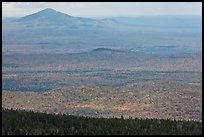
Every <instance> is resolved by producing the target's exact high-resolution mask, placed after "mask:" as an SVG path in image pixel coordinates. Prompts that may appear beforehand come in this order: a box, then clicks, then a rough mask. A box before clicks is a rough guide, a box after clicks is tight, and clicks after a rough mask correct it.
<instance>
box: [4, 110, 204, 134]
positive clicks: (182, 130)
mask: <svg viewBox="0 0 204 137" xmlns="http://www.w3.org/2000/svg"><path fill="white" fill-rule="evenodd" d="M2 118H3V119H2V120H3V121H2V135H201V134H202V123H201V122H193V121H191V122H189V121H175V120H174V121H172V120H159V119H137V118H136V119H123V118H122V116H121V117H120V118H110V119H105V118H89V117H78V116H67V115H54V114H45V113H36V112H27V111H20V110H18V111H16V110H7V109H3V110H2Z"/></svg>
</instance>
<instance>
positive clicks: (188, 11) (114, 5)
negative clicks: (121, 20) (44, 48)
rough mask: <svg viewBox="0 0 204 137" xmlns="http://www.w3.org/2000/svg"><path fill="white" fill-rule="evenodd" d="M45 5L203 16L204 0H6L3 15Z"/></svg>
mask: <svg viewBox="0 0 204 137" xmlns="http://www.w3.org/2000/svg"><path fill="white" fill-rule="evenodd" d="M45 8H53V9H55V10H57V11H60V12H64V13H66V14H69V15H71V16H79V17H110V16H131V17H134V16H156V15H202V2H2V16H3V17H22V16H25V15H29V14H32V13H34V12H38V11H40V10H43V9H45Z"/></svg>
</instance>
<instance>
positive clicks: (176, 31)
mask: <svg viewBox="0 0 204 137" xmlns="http://www.w3.org/2000/svg"><path fill="white" fill-rule="evenodd" d="M201 19H202V18H201V17H200V16H151V17H135V18H129V17H113V18H105V19H91V18H82V17H73V16H70V15H68V14H65V13H62V12H58V11H56V10H54V9H51V8H47V9H44V10H42V11H39V12H36V13H34V14H31V15H27V16H24V17H22V18H17V19H14V20H11V21H7V22H5V21H3V23H2V44H3V45H7V46H4V47H3V51H6V52H7V51H8V52H13V51H14V52H15V53H22V52H23V53H33V52H35V51H36V50H37V51H36V52H37V53H38V52H41V51H43V52H44V53H45V52H46V53H51V52H52V53H56V52H58V53H62V52H63V53H64V52H72V53H76V52H85V51H90V50H93V49H96V48H97V47H104V48H111V49H119V50H121V49H122V50H126V51H127V50H129V51H130V50H134V51H137V50H140V51H143V50H141V49H144V52H146V51H148V52H149V50H148V49H152V48H154V47H155V46H157V47H158V46H159V47H161V46H162V47H164V46H168V45H174V46H175V48H171V49H173V50H171V51H170V53H172V51H173V52H174V51H178V50H179V51H184V52H186V51H187V52H189V51H195V52H198V51H201V49H202V43H201V42H202V40H201V34H202V31H201V29H200V28H201V27H200V26H202V25H201V24H202V20H201ZM172 28H173V29H172ZM172 40H173V41H172ZM178 41H179V42H178ZM19 45H20V46H22V47H21V48H19ZM15 46H17V47H15ZM27 47H30V48H27ZM144 47H146V48H144ZM160 49H161V50H160ZM163 49H169V48H157V50H156V51H158V52H159V53H161V52H163V51H162V50H163ZM99 50H101V49H99ZM28 51H29V52H28ZM36 52H35V53H36ZM158 52H157V53H158ZM165 53H167V52H165Z"/></svg>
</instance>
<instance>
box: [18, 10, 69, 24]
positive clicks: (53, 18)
mask: <svg viewBox="0 0 204 137" xmlns="http://www.w3.org/2000/svg"><path fill="white" fill-rule="evenodd" d="M70 17H71V16H70V15H68V14H65V13H62V12H59V11H56V10H54V9H52V8H46V9H44V10H41V11H39V12H36V13H33V14H30V15H27V16H24V17H22V18H20V19H18V20H17V21H23V22H28V21H39V22H42V21H44V22H45V21H46V22H52V23H60V22H63V21H64V20H67V19H68V18H70Z"/></svg>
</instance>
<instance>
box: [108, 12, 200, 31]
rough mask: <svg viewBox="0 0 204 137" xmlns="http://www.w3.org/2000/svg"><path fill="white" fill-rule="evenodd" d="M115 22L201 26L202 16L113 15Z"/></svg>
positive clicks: (136, 24)
mask: <svg viewBox="0 0 204 137" xmlns="http://www.w3.org/2000/svg"><path fill="white" fill-rule="evenodd" d="M111 19H114V20H115V21H116V22H118V23H121V24H125V25H131V26H137V27H174V28H175V27H176V28H180V27H182V28H201V27H202V16H199V15H197V16H196V15H195V16H175V15H165V16H142V17H113V18H111Z"/></svg>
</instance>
